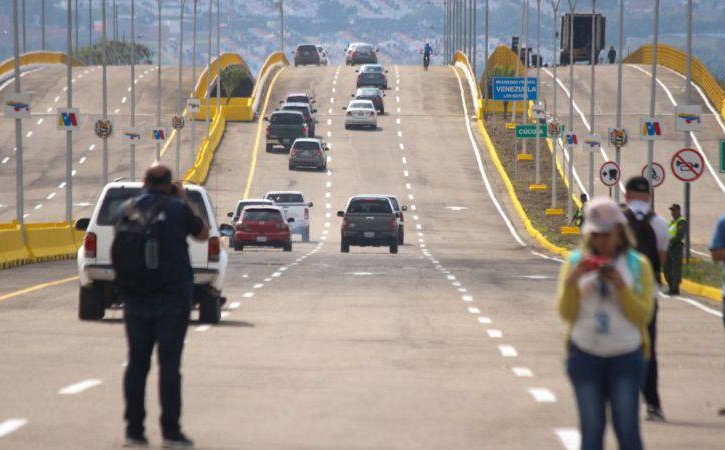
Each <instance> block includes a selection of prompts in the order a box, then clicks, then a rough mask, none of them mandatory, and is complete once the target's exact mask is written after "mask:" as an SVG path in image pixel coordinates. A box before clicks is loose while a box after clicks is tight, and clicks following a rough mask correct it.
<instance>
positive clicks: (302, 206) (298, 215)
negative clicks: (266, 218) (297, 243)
mask: <svg viewBox="0 0 725 450" xmlns="http://www.w3.org/2000/svg"><path fill="white" fill-rule="evenodd" d="M264 198H266V199H267V200H272V201H273V202H274V204H275V205H277V206H279V207H280V208H282V210H284V213H285V215H286V216H287V218H288V219H294V222H292V223H290V231H291V232H292V234H299V235H301V236H302V242H309V241H310V208H312V202H306V201H305V197H304V195H302V192H299V191H272V192H267V193H266V194H265V195H264Z"/></svg>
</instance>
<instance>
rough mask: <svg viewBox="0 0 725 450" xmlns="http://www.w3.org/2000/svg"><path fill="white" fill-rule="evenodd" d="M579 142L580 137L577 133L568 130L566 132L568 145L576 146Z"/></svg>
mask: <svg viewBox="0 0 725 450" xmlns="http://www.w3.org/2000/svg"><path fill="white" fill-rule="evenodd" d="M577 144H579V137H578V136H577V135H576V133H573V132H571V131H570V132H568V133H566V145H568V146H569V147H574V146H575V145H577Z"/></svg>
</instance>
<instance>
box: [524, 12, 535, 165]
mask: <svg viewBox="0 0 725 450" xmlns="http://www.w3.org/2000/svg"><path fill="white" fill-rule="evenodd" d="M523 26H524V100H523V101H522V102H521V103H522V109H521V123H526V121H527V120H528V117H527V114H526V113H527V111H528V109H529V108H528V105H529V0H524V21H523ZM538 134H539V133H538V130H537V132H536V135H537V136H538ZM526 141H527V139H523V142H522V143H521V145H522V146H523V150H522V152H523V153H528V152H529V150H528V147H529V146H528V142H526Z"/></svg>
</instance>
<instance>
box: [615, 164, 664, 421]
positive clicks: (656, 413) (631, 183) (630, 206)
mask: <svg viewBox="0 0 725 450" xmlns="http://www.w3.org/2000/svg"><path fill="white" fill-rule="evenodd" d="M625 189H626V193H625V194H624V199H625V202H626V203H627V209H626V210H625V215H626V217H627V221H628V222H629V226H630V228H631V229H632V231H633V232H634V236H635V239H636V242H637V247H636V248H637V251H639V252H640V253H642V254H643V255H645V256H646V257H647V259H649V262H650V265H651V266H652V269H653V271H654V277H655V282H656V283H657V284H658V285H659V284H660V283H661V281H660V279H661V276H660V273H661V271H662V270H661V269H662V266H663V265H664V263H665V259H666V258H667V247H668V246H669V242H670V235H669V226H668V225H667V222H666V221H665V219H663V218H662V217H661V216H659V215H657V214H656V213H655V212H654V210H653V209H652V206H651V204H650V201H651V194H650V184H649V181H647V179H646V178H644V177H640V176H637V177H632V178H630V179H629V180H628V181H627V184H626V185H625ZM656 294H657V292H656V291H654V292H653V301H654V305H655V306H654V313H653V314H652V320H651V321H650V323H649V325H648V327H647V331H648V333H649V341H650V347H651V348H650V358H649V362H648V364H647V371H646V374H645V380H644V386H643V388H642V393H643V395H644V398H645V401H646V402H647V420H652V421H657V422H663V421H664V420H665V415H664V413H663V411H662V402H661V401H660V395H659V389H658V378H659V374H658V367H657V312H658V311H659V306H658V305H657V298H656V297H655V296H654V295H656Z"/></svg>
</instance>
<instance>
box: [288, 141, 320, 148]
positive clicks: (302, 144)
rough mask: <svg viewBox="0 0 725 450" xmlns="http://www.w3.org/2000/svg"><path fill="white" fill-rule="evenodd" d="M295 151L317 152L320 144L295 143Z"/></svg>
mask: <svg viewBox="0 0 725 450" xmlns="http://www.w3.org/2000/svg"><path fill="white" fill-rule="evenodd" d="M293 147H294V148H295V150H318V149H319V148H320V143H319V142H315V141H295V143H294V146H293Z"/></svg>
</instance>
